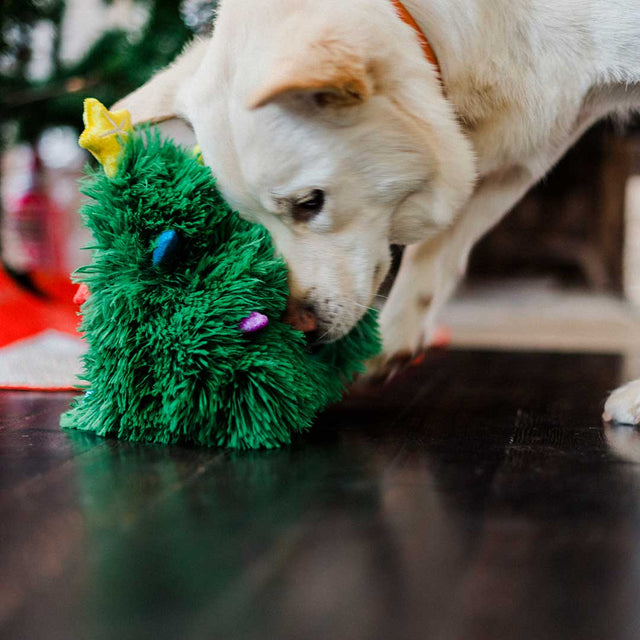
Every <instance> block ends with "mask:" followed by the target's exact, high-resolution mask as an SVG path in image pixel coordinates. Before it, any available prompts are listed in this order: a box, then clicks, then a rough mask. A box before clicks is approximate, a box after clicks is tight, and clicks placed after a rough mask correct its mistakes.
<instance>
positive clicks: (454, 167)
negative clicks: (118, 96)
mask: <svg viewBox="0 0 640 640" xmlns="http://www.w3.org/2000/svg"><path fill="white" fill-rule="evenodd" d="M405 4H406V6H407V7H408V8H409V10H410V11H411V13H412V14H413V15H414V17H415V18H416V20H417V21H418V23H419V24H420V25H421V27H422V28H423V30H424V32H425V33H426V34H427V37H428V38H429V40H430V41H431V43H432V45H433V47H434V50H435V51H436V54H437V55H438V58H439V61H440V64H441V68H442V85H443V86H441V85H440V83H439V80H438V78H437V74H436V71H435V69H434V67H433V66H432V65H431V64H430V63H429V62H428V61H427V60H426V59H425V57H424V55H423V53H422V51H421V49H420V47H419V44H418V40H417V38H416V36H415V34H414V33H413V31H412V30H411V28H410V27H408V26H407V25H406V24H404V23H403V22H402V21H401V20H400V19H399V18H398V16H397V15H396V13H395V11H394V9H393V7H392V5H391V3H390V2H389V0H350V1H349V2H344V0H324V1H323V2H317V0H222V2H221V3H220V7H219V14H218V17H217V20H216V26H215V31H214V35H213V37H212V38H211V39H209V40H203V41H200V42H197V43H195V44H194V45H192V46H191V47H190V48H189V49H188V50H187V51H186V52H185V53H184V54H183V55H182V56H181V57H180V58H179V59H178V60H177V61H176V62H175V63H174V65H172V66H171V67H170V68H169V69H167V70H165V71H164V72H161V73H160V74H158V75H157V76H156V77H155V78H154V79H152V80H151V81H150V82H149V83H148V84H147V85H145V86H144V87H142V88H141V89H139V90H138V91H136V92H135V93H133V94H132V95H131V96H129V97H128V98H126V99H124V100H123V101H121V103H119V104H118V105H116V107H126V108H128V109H129V110H130V111H131V112H132V115H133V118H134V120H135V121H137V122H141V121H145V120H153V121H159V120H164V119H169V118H172V117H175V116H179V117H181V118H183V119H184V120H186V121H187V122H188V123H190V125H191V127H192V128H193V131H194V133H195V137H196V138H197V140H198V142H199V144H200V145H201V147H202V150H203V154H204V158H205V161H206V162H207V164H208V165H209V166H210V167H211V168H212V171H213V172H214V174H215V175H216V176H217V178H218V183H219V186H220V187H221V189H222V191H223V193H224V195H225V196H226V198H227V199H228V200H229V201H230V202H231V203H232V205H233V206H235V207H236V208H237V209H238V210H239V211H240V212H241V213H242V215H245V216H247V217H248V218H249V219H252V220H256V221H259V222H261V223H262V224H264V225H265V226H266V227H267V228H268V229H269V230H270V232H271V233H272V235H273V238H274V240H275V243H276V246H277V247H278V249H279V251H280V252H281V253H282V254H283V255H284V257H285V259H286V260H287V262H288V264H289V267H290V272H291V276H290V277H291V289H292V294H293V295H294V296H296V297H298V298H300V299H303V300H304V301H305V303H308V304H311V305H313V306H314V309H315V311H316V314H317V316H318V319H319V323H320V328H321V330H322V332H323V334H324V336H325V337H326V338H328V339H333V338H337V337H339V336H341V335H343V334H344V333H345V332H347V331H348V330H349V329H350V328H351V326H353V324H354V323H355V322H356V321H357V320H358V319H359V318H360V317H361V316H362V314H363V313H364V310H365V309H366V307H367V306H368V305H369V304H370V303H371V300H372V298H373V296H374V294H375V292H376V290H377V288H378V286H379V284H380V283H381V281H382V279H383V278H384V275H385V274H386V272H387V270H388V265H389V249H388V247H389V244H391V243H398V244H408V245H410V246H409V247H407V249H406V251H405V255H404V257H403V263H402V266H401V269H400V273H399V274H398V277H397V279H396V282H395V284H394V286H393V289H392V292H391V295H390V298H389V300H388V301H387V304H386V305H385V308H384V309H383V312H382V316H381V324H382V331H383V338H384V347H385V351H384V356H383V358H382V359H381V360H380V361H379V362H378V366H384V364H385V362H386V361H388V360H389V359H390V358H391V357H392V356H393V355H394V354H397V353H399V352H414V351H415V350H416V349H419V348H420V347H421V346H422V345H424V344H426V343H427V342H428V341H429V338H430V333H431V329H432V327H433V322H434V318H435V316H436V314H437V312H438V310H439V309H440V307H441V306H442V304H443V303H444V302H445V301H446V299H447V297H448V296H449V295H450V294H451V292H452V291H453V289H454V288H455V286H456V283H457V282H458V280H459V278H460V276H461V274H462V273H463V272H464V269H465V267H466V262H467V257H468V254H469V252H470V250H471V247H472V246H473V244H474V243H475V242H476V241H477V240H478V239H479V238H480V237H481V236H482V235H483V234H484V233H485V232H486V231H487V230H488V229H489V228H491V227H492V226H493V225H494V224H496V223H497V222H498V221H499V220H500V218H501V217H502V216H503V215H504V214H505V213H506V212H507V211H509V209H511V208H512V207H513V205H514V204H515V203H516V202H517V201H518V200H519V199H520V198H521V197H522V196H523V195H524V193H525V192H526V191H527V190H528V189H529V188H530V187H531V186H532V185H533V184H534V183H535V182H537V181H538V180H539V179H540V178H541V177H542V176H543V175H544V174H545V173H546V172H547V171H548V170H549V168H550V167H551V166H552V165H553V164H554V163H555V162H556V161H557V160H558V159H559V158H560V157H561V156H562V155H563V154H564V152H565V151H566V150H567V148H568V147H569V146H570V145H572V144H573V142H574V141H575V140H576V139H577V138H578V137H579V136H580V135H581V134H582V133H583V132H584V131H585V130H586V129H587V128H588V127H589V126H590V125H591V124H593V123H594V122H595V121H596V120H598V119H599V118H602V117H604V116H606V115H608V114H611V113H619V114H625V113H628V112H629V111H630V110H633V109H637V108H638V107H639V106H640V5H639V4H638V1H637V0H407V1H406V2H405ZM314 189H322V190H324V191H325V192H326V204H325V206H324V208H323V210H322V211H321V212H320V213H319V214H318V215H317V216H316V217H314V218H313V219H312V220H310V221H309V222H295V221H294V219H293V218H292V215H291V209H292V202H294V201H295V200H296V199H304V197H305V196H306V194H309V193H310V192H311V191H312V190H314ZM550 215H553V213H552V212H550ZM624 411H626V409H621V410H620V411H615V410H614V411H613V415H612V417H614V418H615V417H622V416H623V413H624Z"/></svg>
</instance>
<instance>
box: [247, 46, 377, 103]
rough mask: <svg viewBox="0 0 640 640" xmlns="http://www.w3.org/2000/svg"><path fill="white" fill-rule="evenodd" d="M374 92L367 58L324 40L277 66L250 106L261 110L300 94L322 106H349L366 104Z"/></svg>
mask: <svg viewBox="0 0 640 640" xmlns="http://www.w3.org/2000/svg"><path fill="white" fill-rule="evenodd" d="M372 90H373V78H372V77H371V74H370V73H369V70H368V69H367V63H366V59H365V57H364V55H361V54H360V53H359V52H357V51H355V50H354V49H353V48H351V47H349V46H348V45H345V44H344V43H342V42H339V41H337V40H335V39H324V40H320V41H316V42H314V43H312V44H309V45H307V46H306V47H304V48H303V49H302V51H300V52H298V53H296V54H295V55H291V53H289V55H288V56H287V57H286V59H280V60H279V61H278V62H277V63H276V64H275V65H273V67H272V70H271V71H270V72H269V73H268V74H267V77H266V79H265V81H264V83H263V84H262V86H260V87H259V88H258V89H257V90H256V91H255V92H254V93H252V94H251V95H250V97H249V100H248V102H247V106H248V107H249V108H250V109H257V108H259V107H263V106H265V105H266V104H269V103H271V102H274V101H277V100H282V99H286V98H288V97H290V96H293V95H300V94H302V95H309V96H311V97H313V99H314V100H315V102H316V104H318V105H325V104H327V105H335V106H349V105H354V104H359V103H361V102H364V101H365V100H366V99H367V98H368V97H369V96H370V95H371V92H372Z"/></svg>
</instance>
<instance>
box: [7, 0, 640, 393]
mask: <svg viewBox="0 0 640 640" xmlns="http://www.w3.org/2000/svg"><path fill="white" fill-rule="evenodd" d="M1 11H2V14H1V25H0V81H1V83H2V91H1V93H0V154H1V163H0V188H1V196H2V197H1V206H0V258H1V266H0V385H3V384H4V385H7V384H10V383H11V381H12V380H13V383H14V384H16V385H17V386H20V384H19V381H20V380H21V379H22V378H21V376H22V377H24V376H25V375H26V376H27V377H29V376H28V372H27V373H25V372H24V371H22V372H20V373H19V374H16V370H17V369H18V368H20V367H21V366H23V363H24V362H25V360H26V359H27V358H26V355H25V353H27V351H25V350H26V349H28V352H29V353H31V354H36V356H37V357H36V360H37V361H38V366H40V367H41V368H42V367H45V364H46V362H47V358H46V357H44V356H42V354H46V353H48V354H49V356H50V358H49V360H50V362H51V370H50V371H49V372H48V373H47V372H45V371H41V372H40V374H41V379H42V380H45V379H48V378H47V376H49V377H50V378H51V376H52V377H53V378H55V379H58V381H59V382H61V380H60V371H61V369H63V368H64V367H63V365H62V360H63V355H61V354H67V355H68V356H69V361H68V362H69V367H71V368H74V369H75V368H77V364H76V363H77V355H78V353H79V350H78V349H79V348H78V346H77V341H76V338H75V337H73V336H74V334H75V328H76V324H77V317H76V311H77V306H75V305H74V304H73V302H72V299H73V295H74V292H75V289H76V287H75V286H74V285H72V284H71V282H70V279H69V273H70V272H72V271H73V270H74V269H76V268H77V267H78V266H80V265H81V264H83V263H86V262H87V261H88V258H89V255H88V253H89V252H88V251H86V250H83V248H84V247H86V246H88V245H89V244H90V239H89V238H88V237H87V235H86V232H85V231H84V230H83V228H82V225H81V221H80V217H79V215H78V208H79V204H80V202H81V195H80V194H79V191H78V186H77V182H78V179H79V177H80V176H81V174H82V168H83V166H84V165H85V163H86V162H88V161H89V158H88V156H87V155H86V154H85V152H83V151H82V150H80V149H79V148H78V146H77V138H78V135H79V133H80V130H81V129H82V122H81V113H82V100H83V98H85V97H87V96H93V97H96V98H98V99H99V100H101V101H102V102H103V103H104V104H106V105H109V104H111V103H113V102H114V101H115V100H116V99H118V98H119V97H121V96H123V95H125V94H127V93H128V92H129V91H131V90H133V89H135V88H136V87H138V86H140V85H141V84H142V83H143V82H145V81H146V80H147V79H148V78H149V77H150V76H151V75H152V74H153V73H154V72H155V71H156V70H158V69H160V68H161V67H163V66H164V65H166V64H167V63H168V62H170V61H171V60H172V59H173V58H174V57H175V55H176V54H177V53H178V52H179V51H180V50H181V48H182V47H183V46H184V44H185V42H187V41H188V40H189V39H190V38H191V37H192V36H193V35H194V34H200V33H206V32H207V31H209V30H210V28H211V23H212V18H213V14H214V11H215V2H213V1H212V0H183V1H182V2H180V1H179V0H111V1H108V0H3V3H2V9H1ZM638 309H640V129H638V128H637V127H635V126H634V123H628V125H627V126H625V127H622V126H618V125H614V124H611V123H603V124H600V125H598V126H596V127H595V128H594V129H592V130H591V131H590V132H589V133H588V134H587V135H586V136H585V137H584V138H583V140H582V141H581V142H580V143H579V144H578V145H577V146H576V147H575V148H574V149H573V150H572V151H571V152H570V153H569V155H568V156H567V157H566V158H565V159H564V160H563V161H562V162H561V163H560V164H559V165H558V166H557V167H556V169H555V170H554V171H553V172H552V173H551V174H550V175H549V176H548V177H547V179H545V181H544V182H543V183H542V184H541V185H539V186H538V187H537V188H536V189H534V190H533V191H532V192H531V193H530V194H529V195H528V196H527V197H526V198H525V200H524V201H523V202H522V203H521V204H520V205H519V206H518V207H517V208H516V210H515V211H514V212H512V213H511V214H510V215H509V216H508V217H507V218H506V219H505V220H504V221H503V222H502V223H501V224H500V225H498V227H496V228H495V229H494V230H493V231H492V232H491V233H490V234H489V235H488V236H487V237H486V238H485V239H484V240H483V241H482V242H481V243H480V244H479V245H478V246H477V247H476V249H475V250H474V252H473V255H472V258H471V262H470V266H469V275H468V278H467V280H466V281H465V283H464V285H463V286H462V287H461V289H460V291H459V293H458V295H457V296H456V297H455V299H454V300H453V301H452V302H451V304H450V305H449V306H448V307H447V309H446V311H445V314H444V317H443V324H444V325H445V326H446V327H447V329H448V334H449V336H450V339H451V341H452V343H453V344H454V345H459V346H465V347H482V348H486V347H491V348H522V349H552V350H571V351H584V350H590V351H609V352H619V353H624V354H625V355H626V356H627V358H626V362H627V363H628V365H627V366H628V368H629V372H628V373H629V375H634V374H635V375H637V376H640V364H639V362H640V358H639V357H638V351H640V320H639V315H638V314H639V312H638ZM25 339H26V342H25ZM70 341H71V342H70ZM16 345H17V346H16ZM2 347H4V349H2ZM51 354H54V355H51ZM29 362H30V364H29V365H28V367H27V368H29V367H30V368H31V369H33V367H34V366H35V365H34V363H33V355H32V357H31V359H30V361H29ZM16 376H17V377H16ZM36 377H37V376H36ZM63 378H64V376H63ZM65 379H67V378H65ZM69 379H70V378H69ZM7 381H9V382H7ZM43 386H46V384H45V383H44V382H43ZM63 386H64V385H63Z"/></svg>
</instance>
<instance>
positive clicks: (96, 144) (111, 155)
mask: <svg viewBox="0 0 640 640" xmlns="http://www.w3.org/2000/svg"><path fill="white" fill-rule="evenodd" d="M82 119H83V120H84V127H85V129H84V131H83V132H82V134H81V135H80V139H79V140H78V144H79V145H80V146H81V147H82V148H83V149H86V150H87V151H89V152H90V153H91V155H93V156H94V157H95V158H96V160H97V161H98V162H99V163H100V164H101V165H102V166H103V167H104V172H105V173H106V174H107V176H109V178H113V177H115V175H116V173H118V159H119V156H120V152H121V151H122V142H123V139H124V138H126V137H127V136H128V135H129V133H130V131H131V130H132V127H131V115H130V114H129V112H128V111H125V110H122V111H109V110H108V109H107V108H106V107H105V106H104V105H103V104H102V103H101V102H100V101H99V100H96V99H95V98H87V99H86V100H85V101H84V113H83V114H82Z"/></svg>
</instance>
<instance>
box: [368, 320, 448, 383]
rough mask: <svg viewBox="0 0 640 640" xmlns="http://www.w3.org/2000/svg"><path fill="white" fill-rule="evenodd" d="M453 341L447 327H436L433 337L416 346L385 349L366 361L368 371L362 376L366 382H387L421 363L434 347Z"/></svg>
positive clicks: (444, 345) (443, 345) (421, 341)
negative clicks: (392, 350) (427, 352)
mask: <svg viewBox="0 0 640 640" xmlns="http://www.w3.org/2000/svg"><path fill="white" fill-rule="evenodd" d="M450 341H451V336H450V333H449V331H448V329H446V328H445V327H441V328H438V329H436V330H435V331H434V332H433V333H432V335H431V339H430V340H429V341H427V340H426V339H422V340H420V341H419V342H418V345H417V346H416V347H414V348H401V349H398V350H397V351H395V352H392V353H389V352H388V351H387V350H385V351H383V352H382V353H381V354H380V355H379V356H377V357H375V358H372V359H371V360H369V361H367V363H366V372H365V374H364V375H363V376H362V378H361V382H363V383H364V384H386V383H387V382H390V381H391V380H393V378H395V377H396V375H397V374H398V373H400V372H401V371H404V370H405V369H409V368H411V367H417V366H419V365H421V364H422V363H423V361H424V358H425V353H426V351H427V350H428V349H430V348H432V347H446V346H447V345H448V344H449V343H450Z"/></svg>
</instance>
